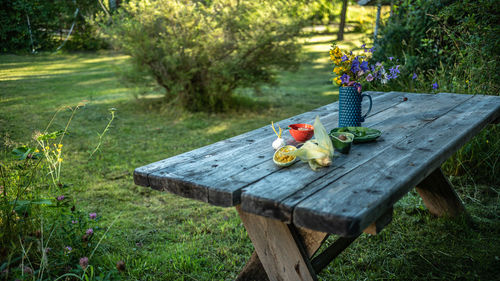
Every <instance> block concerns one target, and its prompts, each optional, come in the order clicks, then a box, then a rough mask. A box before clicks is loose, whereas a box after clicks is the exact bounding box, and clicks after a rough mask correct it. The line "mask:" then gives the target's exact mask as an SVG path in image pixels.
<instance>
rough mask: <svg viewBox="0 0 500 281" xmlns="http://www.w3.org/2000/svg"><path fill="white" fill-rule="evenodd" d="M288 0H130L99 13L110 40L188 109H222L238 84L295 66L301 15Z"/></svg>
mask: <svg viewBox="0 0 500 281" xmlns="http://www.w3.org/2000/svg"><path fill="white" fill-rule="evenodd" d="M296 9H297V6H295V4H294V3H293V1H284V0H283V1H270V0H258V1H236V0H214V1H188V0H184V1H171V0H158V1H148V0H137V1H130V2H129V3H127V4H125V5H124V6H123V9H122V10H121V11H120V12H119V13H118V14H117V15H115V16H114V18H113V21H112V23H109V21H108V20H106V19H104V20H103V24H102V27H103V31H104V33H105V34H107V35H108V38H109V39H110V42H111V43H112V45H114V46H115V47H116V48H118V49H120V50H122V51H124V52H125V53H127V54H129V55H131V57H132V58H133V62H134V64H135V66H136V67H137V69H138V71H140V72H144V70H146V71H147V73H149V74H150V75H151V76H152V77H153V78H154V79H155V80H156V82H157V83H158V84H159V85H161V86H162V87H163V88H165V90H166V93H167V95H166V97H167V99H169V100H171V99H175V100H176V101H177V102H179V103H180V104H181V105H182V106H183V107H184V108H186V109H188V110H192V111H223V110H225V109H227V108H228V106H230V104H231V93H232V92H233V90H234V89H236V88H237V87H248V86H255V85H257V84H259V83H268V82H273V81H274V74H275V70H276V68H281V69H291V68H293V67H295V66H297V63H298V60H297V57H298V53H299V50H300V47H299V45H298V44H297V43H296V41H295V36H296V35H297V34H298V33H299V32H300V27H301V26H300V25H301V20H299V19H294V18H292V17H291V16H289V15H290V14H291V13H294V14H297V10H296Z"/></svg>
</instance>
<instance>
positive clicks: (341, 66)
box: [330, 43, 400, 91]
mask: <svg viewBox="0 0 500 281" xmlns="http://www.w3.org/2000/svg"><path fill="white" fill-rule="evenodd" d="M361 48H363V49H364V54H363V55H354V54H353V53H352V51H350V52H347V51H345V50H342V49H340V48H339V47H338V46H337V45H336V44H335V43H334V44H333V45H332V49H331V50H330V60H331V61H332V62H333V64H334V69H333V73H335V74H336V75H337V76H336V77H335V78H333V81H334V82H335V83H337V85H339V86H341V87H346V86H355V87H357V88H358V89H359V91H361V84H362V83H374V82H377V81H379V82H380V83H382V84H386V83H387V82H389V80H391V79H396V78H398V75H399V74H400V69H399V68H400V65H393V66H392V67H391V68H389V69H388V70H386V69H385V67H384V64H383V63H380V62H377V63H376V64H375V65H370V64H369V62H368V60H369V57H368V55H369V54H371V53H373V50H374V49H373V48H371V49H367V48H366V45H364V44H363V45H362V46H361ZM389 60H390V61H393V60H394V58H393V57H389Z"/></svg>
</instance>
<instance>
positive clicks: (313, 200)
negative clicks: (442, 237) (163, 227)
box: [134, 92, 500, 280]
mask: <svg viewBox="0 0 500 281" xmlns="http://www.w3.org/2000/svg"><path fill="white" fill-rule="evenodd" d="M370 94H371V95H372V96H373V98H374V100H373V109H372V113H371V115H370V116H369V117H368V118H367V121H366V122H365V123H363V126H366V127H374V128H377V129H379V130H381V131H382V136H381V137H380V138H379V139H378V140H377V141H375V142H371V143H364V144H355V145H354V146H353V147H352V149H351V152H350V153H349V154H347V155H337V153H336V155H337V157H335V158H334V160H333V164H332V165H331V166H330V167H327V168H322V169H320V170H319V171H316V172H314V171H312V170H311V169H310V168H309V166H308V165H307V164H305V163H301V162H297V163H295V164H294V165H292V166H290V167H287V168H279V167H277V166H276V165H275V164H274V163H273V161H272V156H273V152H274V150H273V149H272V147H271V143H272V142H273V140H274V139H275V138H276V136H275V134H274V133H273V131H272V129H271V126H265V127H262V128H260V129H257V130H254V131H251V132H247V133H245V134H242V135H239V136H235V137H233V138H230V139H227V140H223V141H219V142H217V143H214V144H211V145H208V146H205V147H202V148H199V149H196V150H193V151H190V152H187V153H184V154H180V155H177V156H174V157H171V158H168V159H165V160H161V161H158V162H155V163H152V164H149V165H146V166H143V167H140V168H137V169H136V170H135V172H134V180H135V183H136V184H138V185H142V186H150V187H151V188H153V189H157V190H162V191H169V192H172V193H175V194H178V195H180V196H183V197H188V198H192V199H196V200H200V201H203V202H207V203H210V204H213V205H217V206H223V207H232V206H235V207H236V208H237V210H238V213H239V215H240V217H241V220H242V221H243V224H244V226H245V228H246V230H247V232H248V235H249V237H250V239H251V240H252V243H253V245H254V247H255V250H256V254H255V253H254V255H253V256H252V258H251V259H250V262H249V263H248V264H247V266H246V268H245V269H244V270H243V271H242V274H240V277H239V279H240V280H251V279H255V280H258V278H257V277H255V276H258V275H259V274H262V273H263V272H262V271H260V270H261V268H262V267H261V264H262V266H263V268H264V269H265V272H266V273H267V276H268V277H269V279H270V280H317V277H316V274H317V273H318V272H319V271H321V269H322V268H324V267H325V266H326V265H327V264H328V263H329V262H330V261H331V260H332V259H333V258H334V257H336V256H337V255H338V254H339V253H340V252H342V250H344V249H345V248H346V247H347V246H349V244H350V243H351V242H353V241H354V240H355V239H356V237H358V236H359V235H360V234H361V233H362V232H363V231H365V232H368V233H371V234H376V233H378V232H379V231H380V230H381V229H382V228H383V227H384V226H385V225H386V224H388V223H389V222H390V221H391V218H392V206H393V205H394V203H396V202H397V201H398V200H399V199H400V198H401V197H403V196H404V195H405V194H406V193H407V192H408V191H410V190H411V189H412V188H414V187H415V186H417V191H418V192H419V194H420V195H421V196H422V198H423V200H424V203H425V205H426V206H427V207H428V209H429V210H430V212H431V213H433V214H435V215H438V216H442V215H445V214H447V215H450V216H455V215H457V214H459V213H461V212H462V211H463V210H464V207H463V205H462V203H461V201H460V199H459V198H458V197H457V195H456V193H455V192H454V190H453V189H452V187H451V186H450V184H449V182H448V181H447V179H446V178H445V177H444V176H443V174H442V173H441V170H440V165H441V163H442V162H443V161H445V160H446V159H447V158H448V157H450V156H451V155H452V154H453V153H454V152H455V151H456V150H457V149H459V148H460V147H461V146H462V145H463V144H464V143H465V142H467V141H468V140H469V139H471V138H472V137H473V136H474V135H475V134H477V133H478V132H479V131H480V130H481V129H482V128H483V127H484V126H485V125H487V124H488V123H490V122H493V121H495V120H497V119H498V118H499V116H500V97H497V96H480V95H458V94H450V93H439V94H435V95H434V94H412V93H400V92H387V93H383V92H371V93H370ZM317 115H318V116H319V117H320V119H321V121H322V123H323V124H324V126H325V127H326V128H327V130H328V131H329V130H330V129H332V128H334V127H336V126H337V123H338V103H332V104H329V105H326V106H323V107H320V108H318V109H315V110H312V111H310V112H306V113H303V114H301V115H297V116H294V117H291V118H289V119H286V120H283V121H280V122H279V124H280V125H281V127H286V126H287V125H289V124H292V123H309V124H312V123H313V121H314V118H315V116H317ZM328 234H338V235H340V238H339V239H338V240H337V241H336V242H335V243H333V245H331V246H330V247H329V248H327V249H326V250H325V251H324V252H322V253H320V254H318V255H316V256H317V257H316V258H314V259H311V258H310V257H312V256H313V255H314V254H315V252H316V251H317V249H318V248H319V247H320V246H321V244H322V242H323V241H324V240H325V238H326V237H327V236H328ZM261 276H262V275H261ZM264 276H265V275H264Z"/></svg>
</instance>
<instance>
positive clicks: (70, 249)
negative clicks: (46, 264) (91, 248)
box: [64, 246, 73, 253]
mask: <svg viewBox="0 0 500 281" xmlns="http://www.w3.org/2000/svg"><path fill="white" fill-rule="evenodd" d="M64 250H66V251H67V252H68V253H69V252H71V251H73V248H71V247H70V246H66V247H65V248H64Z"/></svg>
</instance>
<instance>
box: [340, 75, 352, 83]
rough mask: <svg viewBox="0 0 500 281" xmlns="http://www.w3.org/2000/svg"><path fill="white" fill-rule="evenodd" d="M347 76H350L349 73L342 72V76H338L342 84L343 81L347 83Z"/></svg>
mask: <svg viewBox="0 0 500 281" xmlns="http://www.w3.org/2000/svg"><path fill="white" fill-rule="evenodd" d="M349 78H350V77H349V75H347V74H344V75H342V77H340V81H342V83H343V84H344V83H345V84H347V83H349Z"/></svg>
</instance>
